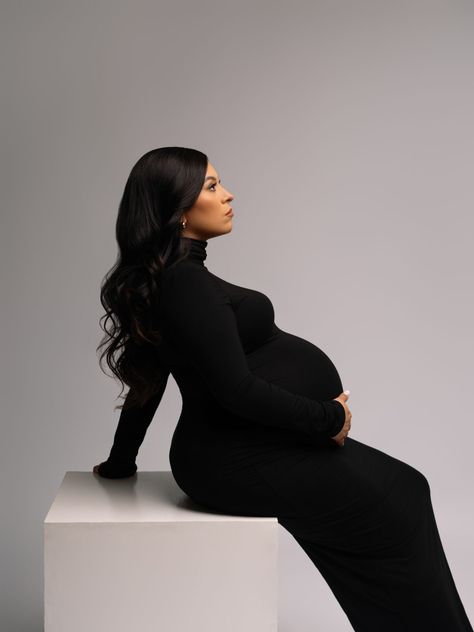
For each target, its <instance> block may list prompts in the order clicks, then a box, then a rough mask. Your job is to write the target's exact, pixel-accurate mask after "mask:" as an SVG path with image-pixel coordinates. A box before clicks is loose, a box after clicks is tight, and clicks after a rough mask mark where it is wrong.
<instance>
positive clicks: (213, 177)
mask: <svg viewBox="0 0 474 632" xmlns="http://www.w3.org/2000/svg"><path fill="white" fill-rule="evenodd" d="M211 179H212V180H215V181H216V182H217V178H216V177H215V176H207V178H204V182H206V180H211Z"/></svg>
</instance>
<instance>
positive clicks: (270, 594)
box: [44, 471, 278, 632]
mask: <svg viewBox="0 0 474 632" xmlns="http://www.w3.org/2000/svg"><path fill="white" fill-rule="evenodd" d="M277 563H278V520H277V518H276V517H275V518H269V517H254V516H232V515H226V514H219V513H215V512H210V511H208V510H207V509H206V508H203V507H201V506H200V505H197V504H195V503H194V502H193V501H191V499H189V498H188V497H187V496H186V495H185V494H184V493H183V492H182V491H181V489H180V488H179V487H178V485H177V484H176V482H175V480H174V478H173V475H172V473H171V472H170V471H163V472H138V473H137V474H136V475H135V476H133V477H131V478H124V479H106V478H101V477H100V476H99V475H97V474H93V473H92V472H66V474H65V476H64V478H63V480H62V482H61V485H60V487H59V489H58V492H57V495H56V498H55V499H54V501H53V503H52V505H51V508H50V509H49V512H48V514H47V515H46V517H45V520H44V614H45V627H44V632H112V631H113V632H131V631H133V632H161V631H163V632H276V631H277V628H278V625H277V618H278V603H277V602H278V599H277V593H278V573H277Z"/></svg>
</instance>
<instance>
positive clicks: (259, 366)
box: [247, 329, 344, 400]
mask: <svg viewBox="0 0 474 632" xmlns="http://www.w3.org/2000/svg"><path fill="white" fill-rule="evenodd" d="M247 361H248V364H249V367H250V370H251V371H252V373H255V375H258V376H259V377H262V378H264V379H266V380H267V381H269V382H272V384H275V385H277V386H281V387H282V388H285V389H286V390H288V391H291V392H292V393H296V394H298V395H304V396H306V397H310V398H311V399H321V400H328V399H333V398H334V397H337V396H338V395H340V394H341V393H342V391H343V390H344V389H343V386H342V381H341V378H340V376H339V373H338V372H337V369H336V367H335V366H334V364H333V362H332V361H331V359H330V358H329V357H328V356H327V355H326V354H325V353H324V351H322V350H321V349H320V348H319V347H317V346H316V345H314V344H313V343H312V342H309V341H308V340H305V339H304V338H300V337H299V336H295V335H293V334H290V333H288V332H286V331H283V330H281V329H278V332H277V333H276V334H275V336H273V337H272V338H270V339H269V340H268V341H267V342H266V343H265V344H264V345H262V346H261V347H259V348H258V349H255V350H254V351H253V352H252V353H250V354H249V355H247Z"/></svg>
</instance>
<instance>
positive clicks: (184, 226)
mask: <svg viewBox="0 0 474 632" xmlns="http://www.w3.org/2000/svg"><path fill="white" fill-rule="evenodd" d="M181 227H182V228H183V229H184V228H186V220H184V222H181Z"/></svg>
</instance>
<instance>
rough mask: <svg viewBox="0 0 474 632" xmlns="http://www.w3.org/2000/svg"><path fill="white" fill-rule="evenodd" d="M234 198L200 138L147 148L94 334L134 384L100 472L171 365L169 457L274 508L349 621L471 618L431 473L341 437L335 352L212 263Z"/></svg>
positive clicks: (123, 448)
mask: <svg viewBox="0 0 474 632" xmlns="http://www.w3.org/2000/svg"><path fill="white" fill-rule="evenodd" d="M231 200H233V196H232V195H231V194H230V193H229V192H228V191H227V190H226V189H225V188H224V187H223V186H222V184H221V181H220V179H219V177H218V174H217V172H216V171H215V169H214V167H213V166H212V165H211V164H210V162H209V161H208V159H207V156H206V155H205V154H203V153H201V152H199V151H197V150H193V149H187V148H182V147H164V148H159V149H155V150H152V151H150V152H148V153H146V154H145V155H144V156H142V157H141V158H140V160H139V161H138V162H137V163H136V165H135V166H134V167H133V169H132V171H131V173H130V176H129V178H128V180H127V183H126V187H125V191H124V194H123V197H122V200H121V203H120V208H119V214H118V219H117V227H116V228H117V230H116V235H117V241H118V244H119V249H120V257H119V259H118V261H117V263H116V265H115V266H114V268H113V270H112V271H111V273H110V274H109V275H108V278H107V279H106V281H105V283H104V284H103V287H102V292H101V299H102V304H103V305H104V307H105V308H106V311H107V315H108V317H109V318H108V320H109V321H110V322H109V326H108V327H107V328H105V327H104V331H106V332H107V336H106V337H105V338H104V340H103V341H102V343H101V345H100V346H103V345H104V344H105V343H106V342H107V341H109V345H108V347H107V348H106V350H105V351H104V352H103V354H102V356H101V358H102V357H104V355H105V356H106V357H107V363H108V365H109V366H110V368H112V370H113V372H114V373H115V375H117V376H118V377H119V379H120V380H121V381H122V383H126V384H127V385H128V386H129V391H128V393H127V396H126V398H125V402H124V405H123V407H122V411H121V414H120V419H119V422H118V426H117V429H116V432H115V436H114V441H113V445H112V448H111V450H110V454H109V457H108V459H107V460H106V461H104V462H102V463H101V464H100V465H96V466H95V467H94V468H93V471H94V472H95V473H97V474H98V475H100V476H104V477H107V478H122V477H127V476H132V475H134V474H135V472H136V470H137V466H136V457H137V454H138V450H139V448H140V445H141V443H142V441H143V439H144V437H145V433H146V431H147V428H148V426H149V424H150V423H151V421H152V419H153V416H154V414H155V412H156V409H157V407H158V406H159V404H160V401H161V399H162V396H163V393H164V390H165V388H166V384H167V380H168V377H169V375H170V373H171V374H172V376H173V378H174V379H175V380H176V383H177V384H178V387H179V389H180V392H181V395H182V400H183V406H182V411H181V415H180V418H179V420H178V423H177V426H176V429H175V431H174V434H173V439H172V442H171V448H170V464H171V469H172V472H173V475H174V478H175V479H176V482H177V484H178V485H179V486H180V488H181V489H182V490H183V491H184V492H185V493H186V494H187V495H188V496H189V497H190V498H192V499H194V500H195V501H197V502H198V503H201V504H203V505H205V506H207V507H209V508H212V509H215V510H218V511H222V512H228V513H232V514H240V515H257V516H275V517H277V518H278V521H279V523H280V524H281V525H282V526H283V527H284V528H285V529H287V531H288V532H289V533H291V534H292V536H293V537H294V538H295V539H296V541H297V542H298V543H299V544H300V545H301V547H302V548H303V549H304V551H305V552H306V553H307V555H308V556H309V557H310V559H311V560H312V561H313V563H314V564H315V566H316V567H317V568H318V569H319V571H320V572H321V574H322V576H323V577H324V579H325V580H326V582H327V584H328V586H329V587H330V589H331V590H332V592H333V594H334V595H335V597H336V599H337V600H338V602H339V604H340V605H341V608H342V609H343V610H344V612H345V613H346V615H347V617H348V619H349V621H350V623H351V625H352V627H353V629H354V630H356V631H358V632H411V631H413V632H425V631H426V632H472V626H471V624H470V623H469V620H468V618H467V615H466V612H465V609H464V607H463V604H462V602H461V599H460V596H459V594H458V591H457V588H456V585H455V583H454V580H453V577H452V574H451V571H450V568H449V565H448V562H447V560H446V556H445V553H444V550H443V546H442V543H441V540H440V536H439V533H438V529H437V525H436V520H435V516H434V514H433V508H432V505H431V499H430V487H429V484H428V481H427V479H426V478H425V476H424V475H423V474H422V473H421V472H420V471H418V470H417V469H415V468H414V467H412V466H410V465H408V464H407V463H404V462H403V461H400V460H398V459H396V458H394V457H392V456H389V455H388V454H386V453H384V452H382V451H380V450H377V449H376V448H373V447H370V446H368V445H366V444H364V443H361V442H360V441H357V440H356V439H353V438H350V437H348V436H347V433H348V431H349V430H350V427H351V417H352V415H351V412H350V410H349V408H348V406H347V400H348V395H347V392H343V386H342V383H341V379H340V377H339V374H338V372H337V369H336V367H335V366H334V364H333V363H332V361H331V360H330V358H329V357H328V356H327V355H326V354H325V353H324V351H322V350H321V349H319V348H318V347H316V346H315V345H314V344H312V343H311V342H309V341H307V340H304V339H303V338H300V337H299V336H296V335H294V334H291V333H289V332H286V331H283V330H281V329H280V328H279V327H277V325H276V324H275V320H274V317H275V314H274V310H273V305H272V303H271V301H270V299H269V298H268V297H267V296H266V295H265V294H263V293H262V292H259V291H257V290H254V289H250V288H246V287H241V286H238V285H234V284H233V283H230V282H228V281H225V280H224V279H221V278H219V277H218V276H217V275H215V274H214V273H213V272H212V271H211V270H209V269H208V267H207V266H206V265H205V264H206V263H207V264H208V265H209V262H208V261H207V246H208V240H209V239H211V238H214V237H218V236H220V235H224V234H227V233H229V232H230V231H231V230H232V209H231V207H230V204H229V203H230V201H231ZM118 349H121V350H122V353H121V355H120V356H119V358H118V359H116V358H115V355H116V351H117V350H118Z"/></svg>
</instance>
